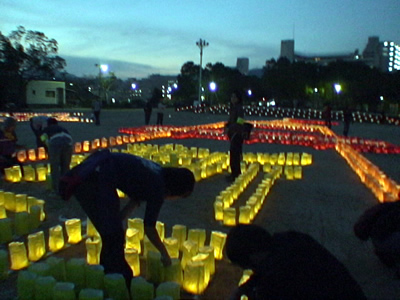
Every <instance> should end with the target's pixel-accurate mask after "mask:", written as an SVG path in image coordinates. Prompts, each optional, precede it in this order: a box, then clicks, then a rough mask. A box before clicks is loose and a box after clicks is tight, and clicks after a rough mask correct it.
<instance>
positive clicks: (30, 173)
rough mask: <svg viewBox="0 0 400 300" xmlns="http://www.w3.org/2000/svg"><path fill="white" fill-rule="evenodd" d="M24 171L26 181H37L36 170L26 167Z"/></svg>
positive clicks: (29, 166)
mask: <svg viewBox="0 0 400 300" xmlns="http://www.w3.org/2000/svg"><path fill="white" fill-rule="evenodd" d="M23 169H24V180H25V181H29V182H31V181H35V180H36V174H35V169H34V168H33V167H32V166H31V165H26V166H23Z"/></svg>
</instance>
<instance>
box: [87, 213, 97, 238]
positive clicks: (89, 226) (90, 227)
mask: <svg viewBox="0 0 400 300" xmlns="http://www.w3.org/2000/svg"><path fill="white" fill-rule="evenodd" d="M86 235H87V236H88V237H100V234H99V232H98V231H97V229H96V227H94V225H93V223H92V221H90V219H89V218H87V219H86Z"/></svg>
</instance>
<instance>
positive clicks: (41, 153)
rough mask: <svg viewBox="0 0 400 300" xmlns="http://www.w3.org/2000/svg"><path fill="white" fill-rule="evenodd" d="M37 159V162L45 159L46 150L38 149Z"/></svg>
mask: <svg viewBox="0 0 400 300" xmlns="http://www.w3.org/2000/svg"><path fill="white" fill-rule="evenodd" d="M38 159H39V160H45V159H47V154H46V149H45V148H44V147H39V148H38Z"/></svg>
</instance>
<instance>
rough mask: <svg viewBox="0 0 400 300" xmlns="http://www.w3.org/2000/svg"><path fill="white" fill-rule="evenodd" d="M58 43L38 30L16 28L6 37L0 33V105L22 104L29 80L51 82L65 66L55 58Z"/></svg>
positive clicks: (59, 58)
mask: <svg viewBox="0 0 400 300" xmlns="http://www.w3.org/2000/svg"><path fill="white" fill-rule="evenodd" d="M57 51H58V43H57V41H56V40H55V39H50V38H48V37H47V36H46V35H45V34H44V33H42V32H39V31H32V30H26V29H25V28H24V27H23V26H19V27H18V28H17V30H15V31H12V32H11V33H10V34H9V36H5V35H3V34H2V33H1V32H0V74H1V75H0V79H1V84H0V106H2V107H4V105H5V104H6V103H7V102H17V104H19V105H23V104H24V102H25V101H24V100H25V98H26V97H25V87H26V83H27V82H28V81H29V80H32V79H42V80H44V79H53V77H54V76H55V75H56V72H57V71H62V70H63V69H64V67H65V66H66V62H65V60H64V59H63V58H61V57H59V56H57V55H56V54H57Z"/></svg>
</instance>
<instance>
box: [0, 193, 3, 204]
mask: <svg viewBox="0 0 400 300" xmlns="http://www.w3.org/2000/svg"><path fill="white" fill-rule="evenodd" d="M0 205H4V191H3V190H0Z"/></svg>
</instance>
